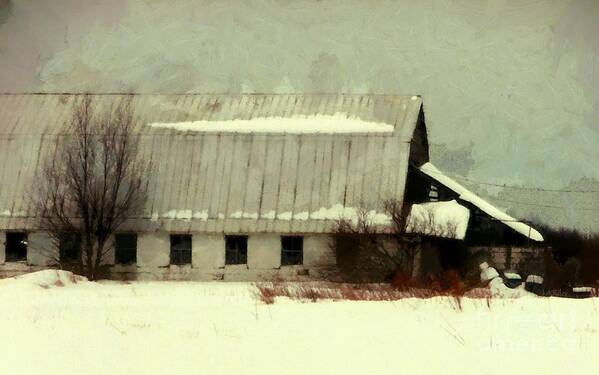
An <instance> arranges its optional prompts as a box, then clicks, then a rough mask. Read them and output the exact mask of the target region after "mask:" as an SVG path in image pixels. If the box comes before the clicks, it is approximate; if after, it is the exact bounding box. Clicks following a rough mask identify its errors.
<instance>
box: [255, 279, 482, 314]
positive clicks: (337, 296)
mask: <svg viewBox="0 0 599 375" xmlns="http://www.w3.org/2000/svg"><path fill="white" fill-rule="evenodd" d="M256 288H257V292H256V293H255V294H256V296H257V298H258V299H260V300H261V301H262V302H264V303H265V304H272V303H274V302H275V299H276V298H277V297H287V298H290V299H293V300H300V301H312V302H316V301H318V300H330V301H396V300H401V299H404V298H431V297H439V296H445V297H453V300H455V304H456V306H457V307H458V308H459V309H461V307H462V302H461V299H462V297H464V296H467V297H469V298H487V299H490V297H491V295H490V292H489V291H488V290H486V289H472V290H470V291H468V292H466V293H464V290H463V289H459V288H455V287H454V288H449V289H447V290H440V289H437V290H435V289H431V288H417V287H407V286H405V285H403V286H402V287H401V288H397V287H394V286H392V285H390V284H343V283H310V282H304V283H292V282H290V283H282V282H265V283H257V284H256ZM487 304H489V305H490V301H489V300H487Z"/></svg>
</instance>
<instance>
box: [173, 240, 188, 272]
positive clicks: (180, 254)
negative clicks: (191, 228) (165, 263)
mask: <svg viewBox="0 0 599 375" xmlns="http://www.w3.org/2000/svg"><path fill="white" fill-rule="evenodd" d="M171 264H176V265H182V264H191V235H189V234H172V235H171Z"/></svg>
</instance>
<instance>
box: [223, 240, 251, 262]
mask: <svg viewBox="0 0 599 375" xmlns="http://www.w3.org/2000/svg"><path fill="white" fill-rule="evenodd" d="M225 249H226V251H225V264H247V262H248V237H247V236H225Z"/></svg>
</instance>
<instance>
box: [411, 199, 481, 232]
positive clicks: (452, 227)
mask: <svg viewBox="0 0 599 375" xmlns="http://www.w3.org/2000/svg"><path fill="white" fill-rule="evenodd" d="M469 219H470V210H468V209H467V208H466V207H464V206H462V205H461V204H459V203H458V202H456V201H455V200H452V201H446V202H428V203H421V204H414V205H412V208H411V210H410V215H409V216H408V220H407V225H406V231H407V232H409V233H421V234H427V235H432V236H438V237H446V238H456V239H460V240H463V239H464V237H465V236H466V230H467V229H468V220H469Z"/></svg>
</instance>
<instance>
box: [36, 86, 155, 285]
mask: <svg viewBox="0 0 599 375" xmlns="http://www.w3.org/2000/svg"><path fill="white" fill-rule="evenodd" d="M93 112H94V111H92V101H91V97H90V96H87V95H85V96H83V98H82V99H81V101H80V103H79V104H77V105H76V107H75V109H74V113H73V115H72V119H71V122H70V123H69V124H66V127H67V131H66V134H65V135H64V136H62V137H61V139H60V141H58V142H57V146H56V149H55V153H54V155H53V157H49V158H47V159H46V160H45V161H44V162H45V164H43V166H42V172H41V176H42V180H41V181H40V183H39V187H38V192H37V202H36V210H37V216H38V217H39V218H40V226H41V229H42V230H45V231H47V232H48V234H49V235H50V237H51V238H52V241H53V243H54V245H55V248H58V249H59V251H58V253H57V254H55V256H56V257H55V259H54V260H55V261H56V262H57V263H58V265H59V266H60V267H61V268H71V269H73V270H77V271H79V272H82V273H84V274H85V275H86V276H87V277H88V278H89V279H90V280H96V279H97V278H99V277H100V276H101V272H100V271H101V268H102V266H103V263H104V261H105V257H106V255H107V254H108V253H109V251H110V249H111V244H110V243H109V239H110V237H111V235H113V234H114V233H115V231H117V230H118V229H119V228H120V227H121V226H122V225H123V224H124V223H125V221H126V220H127V219H129V218H132V217H135V215H138V214H139V213H140V212H141V210H142V208H143V206H144V204H145V201H146V199H147V179H146V178H147V176H148V175H149V173H150V171H151V165H150V163H149V162H147V161H144V160H141V158H139V152H138V150H139V147H138V145H139V137H138V136H136V135H134V133H133V121H132V115H131V108H130V103H129V102H128V101H127V102H122V103H121V104H120V105H117V106H115V107H114V108H110V109H107V110H106V111H104V112H102V113H93Z"/></svg>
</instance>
